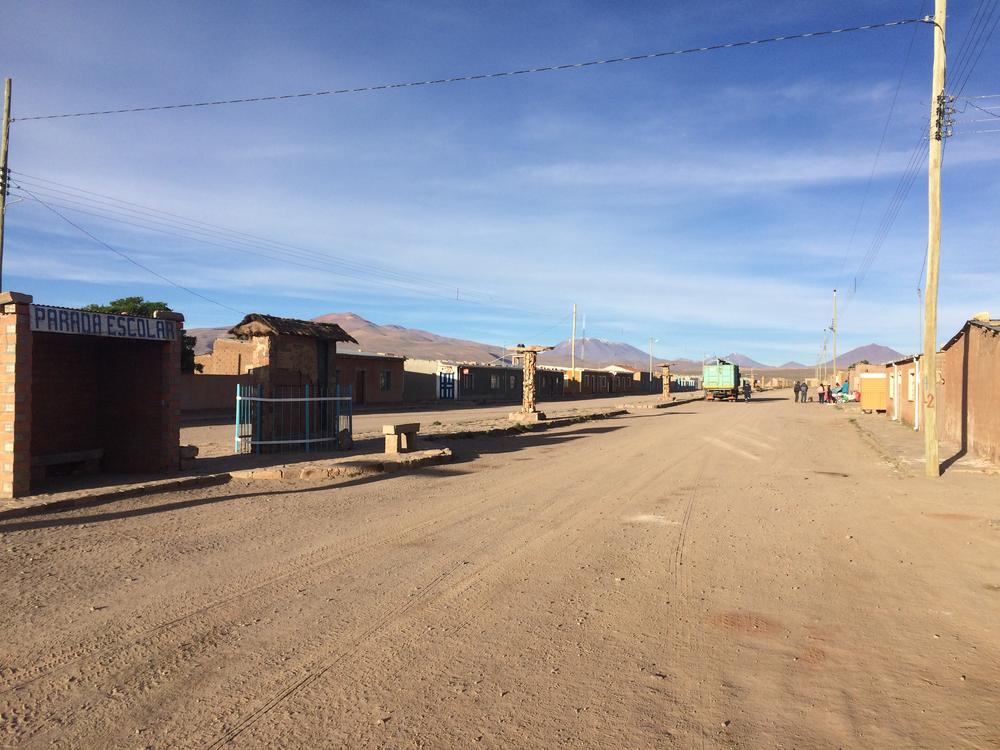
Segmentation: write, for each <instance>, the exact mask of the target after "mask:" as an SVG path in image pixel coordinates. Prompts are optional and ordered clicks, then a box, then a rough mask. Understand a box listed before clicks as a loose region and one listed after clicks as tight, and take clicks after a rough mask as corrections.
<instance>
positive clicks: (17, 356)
mask: <svg viewBox="0 0 1000 750" xmlns="http://www.w3.org/2000/svg"><path fill="white" fill-rule="evenodd" d="M21 296H23V297H24V299H25V300H26V302H23V303H16V302H14V301H13V299H14V298H15V297H21ZM30 301H31V298H30V297H26V296H24V295H16V293H7V294H6V295H5V300H4V302H3V304H2V307H0V310H2V312H0V364H2V370H0V448H2V450H0V496H2V497H16V496H18V495H25V494H27V493H28V492H29V489H30V484H31V344H32V341H31V330H30V322H29V320H28V305H27V302H30Z"/></svg>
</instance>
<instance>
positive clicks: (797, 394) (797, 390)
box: [792, 380, 799, 403]
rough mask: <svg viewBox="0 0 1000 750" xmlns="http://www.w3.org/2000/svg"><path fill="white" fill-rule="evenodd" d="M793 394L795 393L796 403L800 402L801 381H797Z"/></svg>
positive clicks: (793, 387)
mask: <svg viewBox="0 0 1000 750" xmlns="http://www.w3.org/2000/svg"><path fill="white" fill-rule="evenodd" d="M792 392H793V393H795V403H798V402H799V381H798V380H796V381H795V385H793V386H792Z"/></svg>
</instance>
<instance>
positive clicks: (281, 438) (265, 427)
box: [234, 385, 354, 453]
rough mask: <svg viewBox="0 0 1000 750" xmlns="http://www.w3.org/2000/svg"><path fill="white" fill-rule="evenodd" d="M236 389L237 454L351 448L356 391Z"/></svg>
mask: <svg viewBox="0 0 1000 750" xmlns="http://www.w3.org/2000/svg"><path fill="white" fill-rule="evenodd" d="M344 391H345V392H344V395H341V389H340V386H337V387H336V388H334V391H333V395H330V394H329V389H327V388H322V387H318V386H309V385H303V386H271V387H269V388H265V387H264V386H262V385H237V386H236V434H235V437H234V450H235V451H236V453H291V452H301V451H307V452H308V451H322V450H335V449H340V448H343V447H345V446H347V445H350V441H351V436H352V434H353V426H354V425H353V421H354V409H353V403H352V402H353V399H352V396H351V387H350V386H348V387H347V388H346V389H344Z"/></svg>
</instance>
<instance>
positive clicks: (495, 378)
mask: <svg viewBox="0 0 1000 750" xmlns="http://www.w3.org/2000/svg"><path fill="white" fill-rule="evenodd" d="M490 390H491V391H499V390H500V376H499V375H497V374H495V373H494V374H492V375H490Z"/></svg>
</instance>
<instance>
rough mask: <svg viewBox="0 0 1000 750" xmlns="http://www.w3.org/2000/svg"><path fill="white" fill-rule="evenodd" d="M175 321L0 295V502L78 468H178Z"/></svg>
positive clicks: (168, 316)
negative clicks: (0, 348)
mask: <svg viewBox="0 0 1000 750" xmlns="http://www.w3.org/2000/svg"><path fill="white" fill-rule="evenodd" d="M183 320H184V316H183V315H180V314H179V313H175V312H166V311H162V312H157V313H156V314H155V315H154V317H152V318H144V317H137V316H132V315H116V314H105V313H96V312H88V311H84V310H74V309H69V308H65V307H53V306H50V305H36V304H33V300H32V297H31V296H30V295H27V294H20V293H18V292H3V293H0V325H2V331H0V337H2V346H3V352H2V356H3V363H4V371H3V374H2V382H3V388H2V392H0V403H2V404H3V408H2V411H0V432H2V433H3V435H2V438H3V451H2V454H3V460H2V462H0V464H2V465H0V496H2V497H8V498H9V497H19V496H22V495H27V494H30V493H31V492H32V491H34V490H35V489H36V488H37V486H38V485H40V483H41V482H42V481H43V480H45V479H46V478H49V477H53V476H61V475H71V474H76V473H79V472H81V471H88V472H89V471H99V472H108V473H148V472H164V471H173V470H176V469H178V468H179V463H180V458H179V442H180V429H179V419H180V398H179V382H180V374H181V346H182V340H181V336H182V334H183V331H182V323H183Z"/></svg>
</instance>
